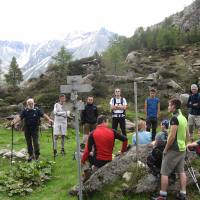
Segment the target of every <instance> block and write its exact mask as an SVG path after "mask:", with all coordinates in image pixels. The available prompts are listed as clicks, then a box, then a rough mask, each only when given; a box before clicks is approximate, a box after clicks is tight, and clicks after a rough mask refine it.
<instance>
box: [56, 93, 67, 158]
mask: <svg viewBox="0 0 200 200" xmlns="http://www.w3.org/2000/svg"><path fill="white" fill-rule="evenodd" d="M65 101H66V97H65V95H64V94H61V95H60V96H59V102H57V103H55V105H54V110H53V113H54V115H55V118H54V125H53V134H54V141H53V142H54V156H57V141H58V137H59V135H61V154H62V155H64V154H65V137H66V134H67V111H66V110H64V103H65Z"/></svg>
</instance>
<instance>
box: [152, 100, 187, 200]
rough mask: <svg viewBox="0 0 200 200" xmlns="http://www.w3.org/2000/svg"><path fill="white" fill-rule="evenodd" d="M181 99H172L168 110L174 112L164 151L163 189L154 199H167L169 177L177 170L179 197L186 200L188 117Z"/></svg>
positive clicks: (162, 168)
mask: <svg viewBox="0 0 200 200" xmlns="http://www.w3.org/2000/svg"><path fill="white" fill-rule="evenodd" d="M180 107H181V101H180V100H178V99H171V100H170V101H169V106H168V111H169V112H170V113H172V114H173V116H172V118H171V120H170V130H169V135H168V139H167V144H166V146H165V149H164V151H163V160H162V166H161V190H160V195H159V196H158V197H155V198H152V199H154V200H165V199H167V188H168V182H169V181H168V177H169V175H170V174H171V173H172V172H173V171H174V170H175V171H176V172H177V173H178V174H179V177H180V192H179V193H178V194H177V199H180V200H186V174H185V170H184V163H185V156H186V141H187V139H188V129H187V119H186V118H185V117H184V116H183V115H182V113H181V110H180Z"/></svg>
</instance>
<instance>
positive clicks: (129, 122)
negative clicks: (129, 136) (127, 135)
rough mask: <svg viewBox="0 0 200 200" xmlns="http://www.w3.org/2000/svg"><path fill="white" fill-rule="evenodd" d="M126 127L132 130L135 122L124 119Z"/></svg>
mask: <svg viewBox="0 0 200 200" xmlns="http://www.w3.org/2000/svg"><path fill="white" fill-rule="evenodd" d="M126 129H127V130H129V131H134V130H135V123H133V122H131V121H130V120H128V119H126Z"/></svg>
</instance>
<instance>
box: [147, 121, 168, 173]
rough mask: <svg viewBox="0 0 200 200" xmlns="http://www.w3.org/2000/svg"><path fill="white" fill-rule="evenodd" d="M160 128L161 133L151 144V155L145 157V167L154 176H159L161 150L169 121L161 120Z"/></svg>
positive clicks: (165, 140) (165, 138) (165, 141)
mask: <svg viewBox="0 0 200 200" xmlns="http://www.w3.org/2000/svg"><path fill="white" fill-rule="evenodd" d="M160 127H161V132H160V133H158V134H157V135H156V138H155V141H154V142H153V145H154V148H153V150H152V152H151V154H150V155H149V156H148V157H147V165H148V167H149V168H150V170H151V172H152V174H153V175H155V176H158V175H160V169H161V164H162V156H163V150H164V148H165V145H166V143H167V137H168V128H169V120H163V121H162V122H161V124H160Z"/></svg>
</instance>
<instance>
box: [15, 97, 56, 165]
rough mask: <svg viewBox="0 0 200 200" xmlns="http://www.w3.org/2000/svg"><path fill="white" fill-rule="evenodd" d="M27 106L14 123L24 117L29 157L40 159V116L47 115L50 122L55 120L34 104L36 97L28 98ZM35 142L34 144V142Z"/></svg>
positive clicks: (30, 158) (29, 159) (30, 159)
mask: <svg viewBox="0 0 200 200" xmlns="http://www.w3.org/2000/svg"><path fill="white" fill-rule="evenodd" d="M26 103H27V107H26V108H25V109H24V110H23V111H22V112H21V113H20V115H19V116H18V117H17V118H16V119H14V120H13V122H12V124H13V125H14V124H15V123H17V122H19V121H20V120H23V119H24V135H25V139H26V143H27V149H28V154H29V158H28V161H29V162H30V161H32V159H34V158H35V159H36V160H38V158H39V155H40V148H39V142H38V130H39V124H40V118H41V117H45V118H46V119H48V120H49V122H53V120H51V119H50V118H49V116H48V115H46V114H44V113H43V112H42V111H41V110H40V109H39V108H38V107H35V106H34V99H32V98H29V99H28V100H27V102H26ZM32 143H33V144H32Z"/></svg>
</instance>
